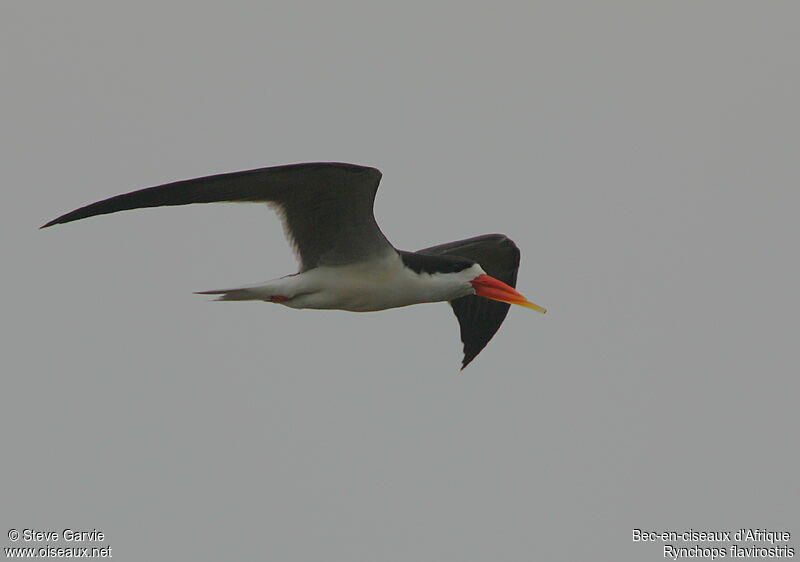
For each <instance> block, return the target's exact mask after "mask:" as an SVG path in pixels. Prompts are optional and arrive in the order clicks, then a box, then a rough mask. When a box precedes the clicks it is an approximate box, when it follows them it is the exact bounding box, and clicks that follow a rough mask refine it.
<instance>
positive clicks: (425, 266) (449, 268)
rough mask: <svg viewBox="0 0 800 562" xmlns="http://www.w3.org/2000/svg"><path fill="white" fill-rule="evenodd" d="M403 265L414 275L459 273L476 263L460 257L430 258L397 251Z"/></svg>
mask: <svg viewBox="0 0 800 562" xmlns="http://www.w3.org/2000/svg"><path fill="white" fill-rule="evenodd" d="M397 253H398V254H400V259H401V260H403V264H404V265H405V266H406V267H407V268H409V269H411V270H413V271H414V273H431V274H433V273H458V272H459V271H463V270H465V269H468V268H470V267H472V266H473V265H474V264H475V262H474V261H471V260H468V259H465V258H462V257H458V256H428V255H424V254H417V253H414V252H404V251H402V250H397Z"/></svg>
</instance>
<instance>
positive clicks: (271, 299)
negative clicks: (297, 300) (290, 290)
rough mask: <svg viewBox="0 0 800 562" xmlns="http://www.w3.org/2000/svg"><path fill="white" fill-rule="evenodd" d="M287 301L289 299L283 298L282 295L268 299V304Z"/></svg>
mask: <svg viewBox="0 0 800 562" xmlns="http://www.w3.org/2000/svg"><path fill="white" fill-rule="evenodd" d="M288 300H289V297H284V296H283V295H272V296H271V297H270V298H269V301H270V302H286V301H288Z"/></svg>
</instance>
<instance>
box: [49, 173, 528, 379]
mask: <svg viewBox="0 0 800 562" xmlns="http://www.w3.org/2000/svg"><path fill="white" fill-rule="evenodd" d="M380 178H381V174H380V172H379V171H378V170H376V169H375V168H367V167H363V166H355V165H352V164H337V163H313V164H294V165H289V166H277V167H272V168H261V169H257V170H248V171H245V172H234V173H230V174H220V175H216V176H208V177H204V178H197V179H193V180H185V181H179V182H174V183H169V184H164V185H161V186H156V187H150V188H145V189H140V190H138V191H133V192H131V193H126V194H123V195H118V196H116V197H111V198H109V199H106V200H103V201H98V202H97V203H92V204H91V205H87V206H86V207H81V208H80V209H76V210H75V211H72V212H70V213H67V214H65V215H62V216H61V217H58V218H57V219H54V220H52V221H50V222H49V223H47V224H45V225H44V227H48V226H52V225H54V224H59V223H66V222H71V221H74V220H78V219H82V218H86V217H90V216H94V215H101V214H107V213H114V212H117V211H124V210H129V209H136V208H143V207H158V206H163V205H185V204H189V203H211V202H216V201H249V202H264V203H268V204H270V206H272V207H273V208H275V210H276V211H277V212H278V214H279V216H280V217H281V219H282V221H283V223H284V230H285V232H286V234H287V237H288V238H289V240H290V242H291V243H292V245H293V246H294V249H295V250H296V253H297V254H298V257H299V259H300V271H299V272H298V273H296V274H294V275H287V276H285V277H281V278H278V279H274V280H272V281H268V282H266V283H262V284H257V285H250V286H246V287H238V288H233V289H222V290H213V291H202V292H201V294H212V295H218V300H223V301H243V300H262V301H268V302H274V303H279V304H282V305H284V306H288V307H291V308H312V309H340V310H349V311H354V312H367V311H375V310H384V309H388V308H396V307H401V306H408V305H412V304H418V303H425V302H439V301H449V302H450V304H451V305H452V307H453V310H454V312H455V314H456V316H457V318H458V320H459V324H460V325H461V339H462V341H463V342H464V361H463V364H462V368H463V367H466V365H467V364H468V363H469V362H470V361H472V359H473V358H474V357H475V356H476V355H477V354H478V353H479V352H480V351H481V350H482V349H483V347H484V346H485V345H486V343H488V341H489V339H491V337H492V336H493V335H494V333H495V332H496V331H497V329H498V328H499V327H500V324H501V323H502V322H503V320H504V319H505V316H506V314H507V312H508V308H509V304H508V303H511V304H519V305H522V306H526V307H529V308H534V309H536V310H539V311H540V312H544V309H543V308H541V307H539V306H537V305H534V304H532V303H530V302H528V301H527V300H526V299H525V298H524V297H523V296H522V295H520V294H519V293H517V292H516V291H515V290H514V288H513V286H514V285H515V283H516V277H517V269H518V266H519V250H518V249H517V247H516V245H515V244H514V243H513V242H511V240H509V239H508V238H507V237H505V236H503V235H500V234H490V235H485V236H479V237H475V238H470V239H467V240H460V241H457V242H450V243H447V244H441V245H439V246H433V247H431V248H426V249H424V250H420V251H418V252H404V251H399V250H396V249H395V248H394V247H393V246H392V245H391V244H390V243H389V241H388V240H386V237H385V236H384V235H383V233H382V232H381V231H380V229H379V228H378V225H377V223H376V222H375V218H374V216H373V213H372V205H373V202H374V199H375V193H376V191H377V188H378V183H379V181H380ZM44 227H43V228H44Z"/></svg>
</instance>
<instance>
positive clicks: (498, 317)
mask: <svg viewBox="0 0 800 562" xmlns="http://www.w3.org/2000/svg"><path fill="white" fill-rule="evenodd" d="M417 253H418V254H424V255H433V256H458V257H462V258H466V259H469V260H472V261H474V262H477V263H478V264H479V265H480V266H481V267H482V268H483V270H484V271H485V272H486V273H487V274H489V275H491V276H492V277H495V278H496V279H499V280H500V281H503V282H504V283H506V284H508V285H511V286H512V287H515V286H516V284H517V270H518V269H519V249H518V248H517V246H516V244H514V242H512V241H511V240H509V239H508V238H507V237H506V236H504V235H502V234H486V235H484V236H476V237H475V238H469V239H467V240H458V241H457V242H450V243H448V244H441V245H439V246H433V247H431V248H425V249H424V250H420V251H418V252H417ZM450 305H451V306H452V307H453V312H455V314H456V318H458V323H459V325H460V326H461V341H462V342H464V361H463V362H462V364H461V369H462V370H463V369H464V367H466V366H467V365H469V363H470V361H472V360H473V359H475V357H476V356H477V355H478V354H479V353H480V352H481V350H482V349H483V348H484V347H486V344H487V343H489V340H491V339H492V336H494V334H495V333H496V332H497V330H498V329H499V328H500V324H502V323H503V320H505V319H506V314H508V309H509V308H510V306H511V305H509V304H506V303H504V302H498V301H493V300H489V299H484V298H481V297H476V296H474V295H470V296H467V297H461V298H458V299H455V300H452V301H450Z"/></svg>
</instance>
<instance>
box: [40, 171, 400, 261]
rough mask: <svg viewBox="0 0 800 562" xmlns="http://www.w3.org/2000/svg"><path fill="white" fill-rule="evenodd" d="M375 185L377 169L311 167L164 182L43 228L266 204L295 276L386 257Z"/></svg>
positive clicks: (388, 246) (94, 205) (378, 176)
mask: <svg viewBox="0 0 800 562" xmlns="http://www.w3.org/2000/svg"><path fill="white" fill-rule="evenodd" d="M380 180H381V173H380V171H378V170H376V169H375V168H367V167H363V166H356V165H353V164H338V163H313V164H292V165H288V166H275V167H271V168H260V169H257V170H247V171H244V172H233V173H229V174H219V175H215V176H207V177H203V178H197V179H191V180H184V181H178V182H174V183H167V184H164V185H159V186H156V187H148V188H145V189H140V190H138V191H133V192H131V193H125V194H123V195H117V196H116V197H111V198H109V199H105V200H103V201H98V202H97V203H92V204H91V205H87V206H85V207H81V208H80V209H76V210H74V211H72V212H70V213H67V214H65V215H62V216H60V217H58V218H57V219H53V220H52V221H50V222H48V223H47V224H45V225H44V226H43V227H42V228H44V227H48V226H52V225H54V224H60V223H66V222H71V221H74V220H78V219H83V218H86V217H91V216H94V215H103V214H107V213H116V212H118V211H126V210H129V209H138V208H142V207H161V206H164V205H187V204H189V203H212V202H217V201H251V202H266V203H269V204H271V206H273V207H274V208H275V209H276V210H277V211H278V214H279V215H280V217H281V220H282V221H283V225H284V230H285V232H286V236H287V237H288V238H289V241H290V243H291V244H292V245H293V246H294V249H295V251H296V253H297V254H298V256H299V259H300V263H301V271H305V270H308V269H312V268H314V267H317V266H318V265H341V264H345V263H352V262H356V261H362V260H368V259H370V258H372V257H374V256H377V255H380V254H383V253H385V252H387V251H391V250H392V249H393V248H392V245H391V244H390V243H389V242H388V241H387V240H386V237H385V236H384V235H383V233H382V232H381V230H380V228H378V225H377V223H376V222H375V217H374V215H373V213H372V205H373V202H374V201H375V193H376V191H377V190H378V183H379V182H380Z"/></svg>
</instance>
